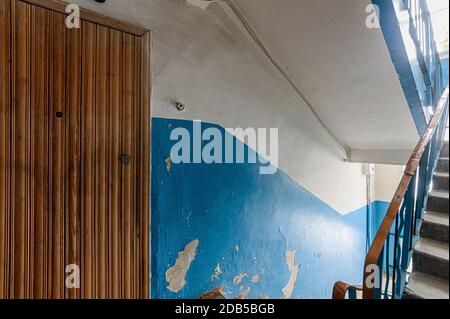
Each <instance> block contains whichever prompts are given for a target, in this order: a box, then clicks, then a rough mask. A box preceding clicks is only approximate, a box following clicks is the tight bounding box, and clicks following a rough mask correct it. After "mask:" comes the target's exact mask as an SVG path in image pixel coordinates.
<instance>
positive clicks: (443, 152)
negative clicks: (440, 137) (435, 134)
mask: <svg viewBox="0 0 450 319" xmlns="http://www.w3.org/2000/svg"><path fill="white" fill-rule="evenodd" d="M441 156H442V157H448V141H445V142H444V147H443V148H442V151H441Z"/></svg>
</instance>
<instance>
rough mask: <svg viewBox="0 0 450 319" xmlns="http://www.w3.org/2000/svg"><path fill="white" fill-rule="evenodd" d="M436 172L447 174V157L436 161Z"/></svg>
mask: <svg viewBox="0 0 450 319" xmlns="http://www.w3.org/2000/svg"><path fill="white" fill-rule="evenodd" d="M436 171H438V172H444V173H445V172H447V173H448V171H449V170H448V157H440V158H439V161H438V166H437V168H436Z"/></svg>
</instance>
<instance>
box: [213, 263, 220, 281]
mask: <svg viewBox="0 0 450 319" xmlns="http://www.w3.org/2000/svg"><path fill="white" fill-rule="evenodd" d="M220 275H222V269H220V264H217V266H216V269H214V275H212V276H211V281H213V282H214V281H216V280H217V279H219V277H220Z"/></svg>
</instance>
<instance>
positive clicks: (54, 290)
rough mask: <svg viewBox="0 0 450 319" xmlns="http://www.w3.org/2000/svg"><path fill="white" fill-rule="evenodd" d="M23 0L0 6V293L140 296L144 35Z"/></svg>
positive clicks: (145, 171)
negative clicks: (76, 277)
mask: <svg viewBox="0 0 450 319" xmlns="http://www.w3.org/2000/svg"><path fill="white" fill-rule="evenodd" d="M28 2H29V1H25V0H24V1H18V0H14V1H10V0H0V64H1V68H0V298H146V297H148V294H149V274H148V272H149V271H150V270H149V253H150V252H149V243H148V242H147V241H148V240H149V239H148V237H149V236H148V234H147V233H148V232H149V224H148V221H149V216H148V215H149V203H148V201H149V189H148V186H147V185H148V181H149V153H150V149H149V148H150V147H149V139H150V135H149V134H150V133H149V109H148V100H149V98H148V87H143V85H149V81H148V49H149V48H148V42H149V37H148V35H144V36H138V35H134V34H130V33H127V32H123V31H120V30H119V29H115V28H111V27H107V26H104V25H101V24H97V23H95V22H93V21H92V20H93V18H92V17H93V15H92V14H91V15H89V17H90V18H89V19H90V21H85V20H83V21H82V23H81V28H79V29H68V28H66V26H65V19H66V16H65V15H64V14H63V13H60V12H57V11H54V10H50V9H46V8H43V7H41V6H34V5H33V4H30V3H28ZM31 2H32V1H31ZM144 51H145V52H144ZM10 61H11V62H10ZM68 265H77V266H79V269H80V284H81V286H80V288H79V289H73V288H68V287H67V285H66V279H67V275H68V274H67V273H66V267H67V266H68Z"/></svg>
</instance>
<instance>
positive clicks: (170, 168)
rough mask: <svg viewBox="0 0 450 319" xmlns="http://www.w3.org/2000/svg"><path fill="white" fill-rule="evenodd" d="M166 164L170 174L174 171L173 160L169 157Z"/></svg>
mask: <svg viewBox="0 0 450 319" xmlns="http://www.w3.org/2000/svg"><path fill="white" fill-rule="evenodd" d="M165 162H166V171H167V173H170V171H171V170H172V159H171V158H170V157H167V158H166V160H165Z"/></svg>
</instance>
